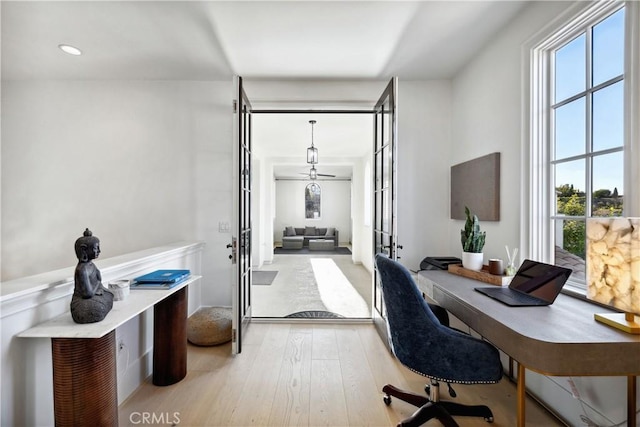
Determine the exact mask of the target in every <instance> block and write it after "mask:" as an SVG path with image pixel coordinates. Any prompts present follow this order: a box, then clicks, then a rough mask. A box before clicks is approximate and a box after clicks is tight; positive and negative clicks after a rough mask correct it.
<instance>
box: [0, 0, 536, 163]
mask: <svg viewBox="0 0 640 427" xmlns="http://www.w3.org/2000/svg"><path fill="white" fill-rule="evenodd" d="M525 4H526V2H525V1H482V0H476V1H406V2H405V1H368V0H359V1H86V0H80V1H41V2H40V1H5V0H3V1H1V2H0V7H1V19H2V22H1V36H2V39H1V54H2V58H1V59H2V61H1V73H2V79H3V80H5V79H74V80H78V79H79V80H93V79H114V80H123V79H127V80H136V79H143V80H213V81H218V80H228V81H231V77H232V76H233V75H234V74H237V75H241V76H243V77H245V78H246V79H273V80H275V79H277V80H288V79H296V80H299V79H322V80H325V79H327V80H350V79H379V80H387V79H388V78H390V77H391V76H398V77H399V78H400V80H401V81H402V80H403V79H404V80H417V79H419V80H429V79H440V78H450V77H452V76H453V75H455V73H456V72H457V71H458V70H459V69H460V68H461V67H462V66H463V65H464V64H465V63H467V62H468V61H469V60H470V59H471V58H472V57H473V55H474V54H475V53H476V52H477V51H478V50H479V49H480V48H481V47H482V46H483V45H484V44H486V43H487V42H488V41H489V40H490V39H491V37H492V36H493V35H494V34H495V33H496V32H497V31H498V30H499V29H500V28H501V27H502V26H503V25H504V24H505V23H506V22H507V21H508V20H510V19H511V18H512V17H513V16H514V15H515V14H516V13H518V12H519V11H520V10H521V9H522V7H523V6H524V5H525ZM60 43H66V44H71V45H74V46H76V47H78V48H80V49H81V50H82V51H83V55H82V56H79V57H72V56H69V55H66V54H63V53H62V52H61V51H60V50H59V49H58V48H57V45H58V44H60ZM348 117H349V119H347V118H344V117H343V118H338V117H328V116H325V115H321V116H319V117H318V116H316V117H307V116H303V115H298V114H294V115H288V116H287V117H274V116H271V117H269V118H266V117H265V119H264V120H276V121H277V125H274V124H272V125H268V124H264V125H261V121H260V119H256V122H255V123H256V126H257V127H258V129H260V126H262V128H263V129H262V130H261V131H255V132H254V135H256V144H255V146H256V150H258V151H259V150H263V151H266V152H268V153H271V155H274V156H282V157H286V156H288V154H290V153H300V154H301V155H302V154H304V148H305V147H306V145H305V144H308V143H309V142H310V125H309V124H308V121H309V120H310V119H315V120H317V121H318V124H317V126H316V135H317V139H316V141H317V145H318V147H319V149H320V155H321V160H322V159H323V158H324V159H334V162H333V165H335V166H336V167H337V166H339V165H340V161H339V160H338V159H341V158H348V157H356V156H359V155H361V154H359V153H362V152H363V150H366V147H368V144H370V143H371V132H370V129H371V126H370V125H367V124H363V123H362V121H363V120H364V119H363V117H362V116H360V117H358V116H354V115H351V116H348ZM264 120H263V121H264ZM350 120H353V123H348V122H349V121H350ZM368 120H370V118H369V119H368ZM369 123H370V122H369ZM352 126H353V129H355V130H350V129H351V127H352ZM362 128H366V129H365V130H364V131H360V130H359V129H362ZM367 129H368V130H367ZM365 141H366V142H365ZM363 144H366V145H363ZM293 147H295V149H294V148H293ZM323 156H324V157H323ZM302 166H304V164H303V165H302ZM326 166H327V167H328V166H329V165H328V164H327V165H326ZM320 172H321V173H322V171H320ZM329 173H331V172H329Z"/></svg>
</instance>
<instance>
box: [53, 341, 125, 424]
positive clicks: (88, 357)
mask: <svg viewBox="0 0 640 427" xmlns="http://www.w3.org/2000/svg"><path fill="white" fill-rule="evenodd" d="M51 353H52V360H53V409H54V415H55V423H56V427H60V426H70V427H80V426H87V427H95V426H117V425H118V386H117V371H116V332H115V331H111V332H109V333H108V334H107V335H105V336H104V337H102V338H52V339H51Z"/></svg>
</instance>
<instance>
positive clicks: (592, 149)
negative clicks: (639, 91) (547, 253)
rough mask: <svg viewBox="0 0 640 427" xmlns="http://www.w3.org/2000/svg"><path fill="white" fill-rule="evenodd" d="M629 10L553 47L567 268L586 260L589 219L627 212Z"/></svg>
mask: <svg viewBox="0 0 640 427" xmlns="http://www.w3.org/2000/svg"><path fill="white" fill-rule="evenodd" d="M624 14H625V9H624V7H620V8H618V9H616V10H612V11H611V12H609V14H608V15H607V16H604V17H601V18H599V19H597V20H594V21H593V22H591V23H589V24H588V25H585V27H584V28H583V31H582V32H580V33H578V34H577V35H575V34H576V33H573V34H574V36H573V37H572V38H571V39H570V40H566V41H563V42H561V43H559V44H558V46H557V47H556V48H555V49H553V50H552V51H551V53H552V64H553V68H552V78H551V84H552V93H553V97H552V100H551V104H550V105H549V107H550V112H551V114H552V116H551V118H550V124H551V126H550V129H551V137H552V140H551V141H550V142H551V145H550V148H551V150H550V153H551V161H550V165H551V171H552V176H553V177H554V183H553V188H554V189H555V200H554V202H555V206H554V205H552V206H554V207H555V209H553V211H552V213H551V218H550V219H551V223H552V230H553V233H554V234H555V248H556V250H555V255H556V263H557V264H560V265H562V263H563V262H575V261H577V259H576V257H579V258H581V259H582V260H584V259H585V249H586V248H585V245H586V219H587V218H589V217H601V216H621V215H622V212H623V199H624V197H623V193H624V188H623V186H624V21H625V19H624ZM571 257H573V259H569V260H568V261H567V259H568V258H571ZM583 265H584V264H583ZM574 272H575V270H574Z"/></svg>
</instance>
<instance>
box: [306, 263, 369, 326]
mask: <svg viewBox="0 0 640 427" xmlns="http://www.w3.org/2000/svg"><path fill="white" fill-rule="evenodd" d="M310 261H311V267H312V268H313V274H314V276H315V279H316V283H317V284H318V291H319V293H320V298H321V299H322V302H323V303H324V305H325V306H326V307H327V310H328V311H331V312H333V313H337V314H340V315H342V316H345V317H370V316H371V314H370V312H369V308H368V307H367V303H366V302H365V300H364V299H363V298H362V297H361V296H360V294H359V293H358V291H356V290H355V288H354V287H353V286H352V285H351V282H349V280H348V279H347V277H346V276H345V275H344V274H343V273H342V271H341V270H340V268H339V267H338V265H337V264H336V263H335V262H334V261H333V260H332V259H330V258H312V259H311V260H310Z"/></svg>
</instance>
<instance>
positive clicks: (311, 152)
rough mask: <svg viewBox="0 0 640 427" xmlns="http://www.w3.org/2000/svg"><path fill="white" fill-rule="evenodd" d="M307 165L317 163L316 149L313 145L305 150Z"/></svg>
mask: <svg viewBox="0 0 640 427" xmlns="http://www.w3.org/2000/svg"><path fill="white" fill-rule="evenodd" d="M307 163H310V164H312V165H315V164H317V163H318V149H317V148H316V147H314V146H313V145H312V146H311V147H309V148H307Z"/></svg>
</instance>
